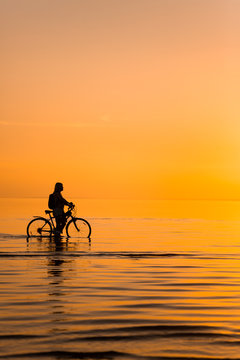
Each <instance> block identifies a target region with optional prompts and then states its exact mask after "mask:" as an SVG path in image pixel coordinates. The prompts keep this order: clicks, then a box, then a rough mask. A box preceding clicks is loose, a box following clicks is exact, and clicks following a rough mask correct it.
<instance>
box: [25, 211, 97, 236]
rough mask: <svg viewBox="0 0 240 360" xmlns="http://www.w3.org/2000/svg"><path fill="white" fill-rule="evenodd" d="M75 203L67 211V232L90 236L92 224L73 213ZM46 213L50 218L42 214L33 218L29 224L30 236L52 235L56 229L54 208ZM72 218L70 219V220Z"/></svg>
mask: <svg viewBox="0 0 240 360" xmlns="http://www.w3.org/2000/svg"><path fill="white" fill-rule="evenodd" d="M74 207H75V206H74V205H70V206H69V208H68V211H67V212H66V214H65V216H66V233H67V236H68V237H90V235H91V226H90V224H89V223H88V222H87V220H85V219H82V218H78V217H75V216H74V215H73V214H72V210H73V209H74ZM45 213H46V214H47V215H48V216H49V219H45V218H44V217H41V216H35V219H33V220H31V221H30V223H29V224H28V226H27V234H28V236H29V237H31V236H35V237H41V236H42V237H43V236H44V237H46V236H52V235H53V234H54V232H55V230H56V227H55V225H54V221H53V219H54V216H53V211H52V210H45ZM69 218H70V220H68V219H69Z"/></svg>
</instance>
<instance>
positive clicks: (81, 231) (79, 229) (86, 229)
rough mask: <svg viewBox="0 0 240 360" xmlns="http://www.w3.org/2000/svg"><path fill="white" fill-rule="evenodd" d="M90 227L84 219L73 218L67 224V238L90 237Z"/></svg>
mask: <svg viewBox="0 0 240 360" xmlns="http://www.w3.org/2000/svg"><path fill="white" fill-rule="evenodd" d="M91 231H92V230H91V226H90V224H89V223H88V222H87V220H85V219H81V218H74V219H72V220H71V221H69V223H68V224H67V227H66V233H67V236H69V237H90V235H91Z"/></svg>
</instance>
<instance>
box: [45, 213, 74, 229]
mask: <svg viewBox="0 0 240 360" xmlns="http://www.w3.org/2000/svg"><path fill="white" fill-rule="evenodd" d="M45 214H46V215H48V216H49V220H50V223H51V225H52V228H53V230H55V229H56V226H55V224H54V221H53V219H55V216H53V210H45ZM65 216H66V224H65V226H64V227H66V226H67V224H68V223H69V221H71V220H74V219H75V216H73V215H72V211H71V209H70V208H69V210H68V211H67V212H66V213H65ZM69 218H70V220H69Z"/></svg>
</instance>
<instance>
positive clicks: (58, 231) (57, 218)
mask: <svg viewBox="0 0 240 360" xmlns="http://www.w3.org/2000/svg"><path fill="white" fill-rule="evenodd" d="M55 219H56V232H57V233H60V232H61V227H62V226H61V225H62V220H61V216H56V217H55Z"/></svg>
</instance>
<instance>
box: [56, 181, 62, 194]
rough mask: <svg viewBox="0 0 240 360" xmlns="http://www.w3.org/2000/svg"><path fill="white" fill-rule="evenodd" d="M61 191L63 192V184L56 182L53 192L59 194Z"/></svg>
mask: <svg viewBox="0 0 240 360" xmlns="http://www.w3.org/2000/svg"><path fill="white" fill-rule="evenodd" d="M61 191H63V184H62V183H60V182H57V183H56V184H55V188H54V192H61Z"/></svg>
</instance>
